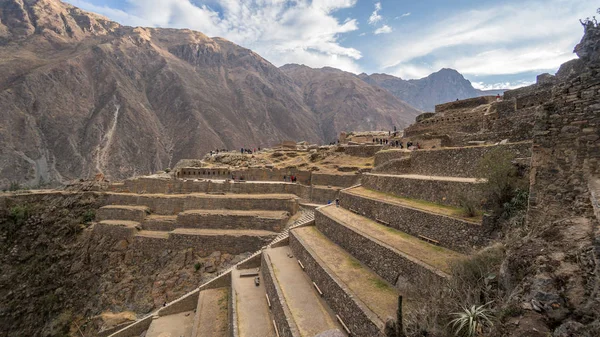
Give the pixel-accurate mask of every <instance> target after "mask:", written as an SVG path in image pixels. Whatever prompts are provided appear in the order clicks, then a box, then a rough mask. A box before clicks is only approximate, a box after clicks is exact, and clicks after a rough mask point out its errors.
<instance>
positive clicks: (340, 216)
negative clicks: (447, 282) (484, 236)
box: [320, 206, 464, 273]
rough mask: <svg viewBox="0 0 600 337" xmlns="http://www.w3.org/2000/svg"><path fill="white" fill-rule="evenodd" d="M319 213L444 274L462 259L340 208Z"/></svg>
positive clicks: (461, 256) (327, 208) (324, 209)
mask: <svg viewBox="0 0 600 337" xmlns="http://www.w3.org/2000/svg"><path fill="white" fill-rule="evenodd" d="M320 211H321V212H322V213H323V214H325V215H326V216H328V217H329V218H331V219H333V220H335V221H336V222H338V223H340V224H343V225H345V226H346V227H349V228H351V229H353V230H354V231H356V232H358V233H360V234H361V235H363V236H365V237H369V238H372V239H374V240H376V241H379V242H382V243H384V244H386V245H388V246H390V247H392V248H394V249H396V250H398V251H400V252H403V253H405V254H407V255H410V256H412V257H414V258H416V259H418V260H419V261H422V262H423V263H426V264H428V265H430V266H432V267H434V268H436V269H438V270H441V271H443V272H445V273H449V272H450V262H451V261H452V260H454V259H459V258H463V257H464V255H462V254H460V253H457V252H455V251H452V250H449V249H446V248H443V247H439V246H436V245H432V244H430V243H427V242H425V241H423V240H420V239H418V238H416V237H414V236H412V235H408V234H406V233H404V232H401V231H399V230H397V229H394V228H391V227H387V226H385V225H382V224H379V223H377V222H375V221H373V220H371V219H368V218H365V217H363V216H360V215H357V214H354V213H352V212H350V211H348V210H346V209H343V208H341V207H335V206H329V207H323V208H321V209H320Z"/></svg>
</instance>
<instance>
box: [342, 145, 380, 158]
mask: <svg viewBox="0 0 600 337" xmlns="http://www.w3.org/2000/svg"><path fill="white" fill-rule="evenodd" d="M385 147H386V146H384V145H346V146H340V149H343V152H344V153H345V154H347V155H349V156H353V157H373V156H374V155H375V153H377V152H378V151H381V150H382V149H384V148H385Z"/></svg>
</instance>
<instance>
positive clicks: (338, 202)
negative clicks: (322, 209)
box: [335, 198, 340, 207]
mask: <svg viewBox="0 0 600 337" xmlns="http://www.w3.org/2000/svg"><path fill="white" fill-rule="evenodd" d="M335 207H340V199H337V198H336V199H335Z"/></svg>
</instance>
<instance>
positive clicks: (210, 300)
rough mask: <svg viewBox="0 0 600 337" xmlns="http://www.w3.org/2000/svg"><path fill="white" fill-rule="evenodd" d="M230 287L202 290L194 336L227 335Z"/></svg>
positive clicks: (222, 336)
mask: <svg viewBox="0 0 600 337" xmlns="http://www.w3.org/2000/svg"><path fill="white" fill-rule="evenodd" d="M228 301H229V288H217V289H208V290H203V291H201V292H200V295H199V297H198V307H197V308H196V316H197V320H196V321H195V322H194V325H195V326H194V332H195V335H194V336H192V337H227V336H229V334H228V331H229V329H228V325H229V324H228V323H229V317H228V313H229V310H228V304H229V302H228Z"/></svg>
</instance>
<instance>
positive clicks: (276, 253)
mask: <svg viewBox="0 0 600 337" xmlns="http://www.w3.org/2000/svg"><path fill="white" fill-rule="evenodd" d="M265 253H266V254H269V257H270V258H271V264H272V266H273V270H274V272H275V277H276V279H277V283H278V284H279V286H280V287H281V290H282V292H283V296H284V297H285V301H286V303H287V306H288V308H289V309H290V312H291V313H292V316H293V319H294V321H295V322H296V325H297V326H298V329H299V332H300V335H302V336H303V337H313V336H315V335H317V334H319V333H321V332H323V331H327V330H332V329H339V330H340V331H343V328H342V327H341V326H340V325H339V324H338V323H337V321H336V319H335V315H334V314H333V312H332V311H331V309H330V308H329V306H328V305H327V303H325V301H324V300H323V299H322V298H321V297H320V296H319V295H318V294H317V293H316V290H315V288H314V287H313V284H312V281H311V280H310V278H308V276H307V275H306V274H305V273H304V271H302V269H301V268H300V266H299V265H298V262H297V261H296V259H295V258H294V257H293V256H292V255H291V254H292V252H291V250H290V248H289V246H285V247H279V248H272V249H267V250H265ZM288 255H290V256H292V257H291V258H290V257H289V256H288Z"/></svg>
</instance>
